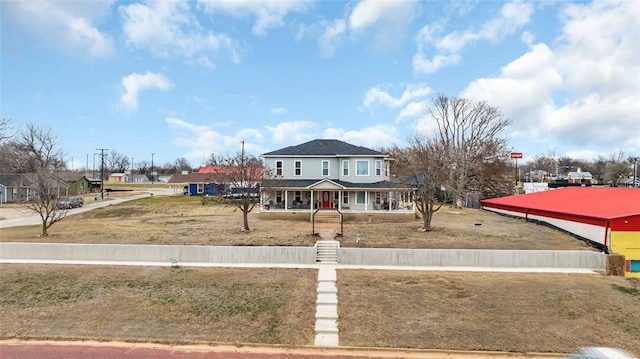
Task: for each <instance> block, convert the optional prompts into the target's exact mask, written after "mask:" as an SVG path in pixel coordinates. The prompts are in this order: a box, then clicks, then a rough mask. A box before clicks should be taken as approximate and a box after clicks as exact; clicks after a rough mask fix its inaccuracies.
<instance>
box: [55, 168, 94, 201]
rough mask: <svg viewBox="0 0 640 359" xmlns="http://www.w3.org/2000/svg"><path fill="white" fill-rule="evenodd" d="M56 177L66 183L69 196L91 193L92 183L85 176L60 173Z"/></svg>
mask: <svg viewBox="0 0 640 359" xmlns="http://www.w3.org/2000/svg"><path fill="white" fill-rule="evenodd" d="M56 177H58V178H60V179H61V180H63V181H65V182H66V183H67V185H68V186H69V195H70V196H73V195H77V194H83V193H88V192H90V191H91V181H90V180H89V179H88V178H87V177H86V176H85V175H83V174H79V173H75V172H59V173H56Z"/></svg>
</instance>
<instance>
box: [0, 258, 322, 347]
mask: <svg viewBox="0 0 640 359" xmlns="http://www.w3.org/2000/svg"><path fill="white" fill-rule="evenodd" d="M0 278H1V280H0V318H2V323H1V324H0V338H1V339H9V338H18V339H53V340H75V339H96V340H119V341H142V342H146V341H152V342H162V343H197V342H229V343H267V344H289V345H310V344H313V340H314V333H313V325H314V320H315V318H314V314H315V313H314V311H313V310H312V308H313V306H314V304H315V300H316V295H315V293H316V278H317V271H315V270H310V269H270V270H268V271H265V270H252V269H221V268H184V267H107V266H104V267H103V266H81V267H80V266H66V265H8V264H2V265H0Z"/></svg>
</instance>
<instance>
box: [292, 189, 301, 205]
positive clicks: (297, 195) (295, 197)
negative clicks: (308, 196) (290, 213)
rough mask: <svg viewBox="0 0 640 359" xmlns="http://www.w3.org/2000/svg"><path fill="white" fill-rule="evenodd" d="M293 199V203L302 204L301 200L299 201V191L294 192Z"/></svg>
mask: <svg viewBox="0 0 640 359" xmlns="http://www.w3.org/2000/svg"><path fill="white" fill-rule="evenodd" d="M293 198H294V201H295V202H302V200H301V199H300V191H295V192H294V196H293Z"/></svg>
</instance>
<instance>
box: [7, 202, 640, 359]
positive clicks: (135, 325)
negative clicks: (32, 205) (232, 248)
mask: <svg viewBox="0 0 640 359" xmlns="http://www.w3.org/2000/svg"><path fill="white" fill-rule="evenodd" d="M241 221H242V214H241V213H240V212H239V211H237V210H234V209H233V208H232V207H228V206H222V205H214V204H212V203H209V204H207V205H206V206H202V205H201V204H200V201H199V199H198V198H192V197H182V196H175V197H160V196H157V197H156V196H153V197H147V198H144V199H141V200H137V201H131V202H127V203H123V204H120V205H114V206H109V207H106V208H103V209H97V210H93V211H91V212H87V213H82V214H78V215H73V216H69V217H67V218H66V219H65V220H63V221H62V222H60V223H57V224H55V225H54V226H53V227H52V228H51V230H50V233H52V235H51V236H50V237H48V238H46V241H50V242H77V243H148V244H190V245H280V246H294V245H295V246H311V245H313V243H314V242H315V241H316V240H317V237H315V236H313V235H312V234H311V223H309V222H303V221H284V220H266V219H262V218H261V217H260V215H259V214H258V213H252V214H251V215H250V219H249V224H250V226H251V231H249V232H242V231H241V230H240V228H241V223H242V222H241ZM420 226H421V222H420V220H413V221H404V222H374V223H367V222H366V221H363V222H349V223H346V224H345V227H344V228H345V233H344V236H343V237H342V238H339V240H340V241H341V242H342V245H343V246H354V245H355V237H356V234H359V235H360V236H361V240H362V244H363V246H365V247H398V248H486V249H584V250H589V247H588V246H586V245H585V244H584V243H583V242H581V241H579V240H576V239H575V238H573V237H572V236H570V235H568V234H566V233H563V232H561V231H558V230H555V229H552V228H548V227H546V226H542V225H536V224H534V223H529V222H526V221H523V220H518V219H513V218H508V217H505V216H501V215H497V214H493V213H490V212H484V211H481V210H470V209H463V210H451V209H448V208H443V209H442V210H441V211H440V212H438V213H437V214H436V215H435V218H434V228H433V231H431V232H428V233H425V232H421V231H420V230H419V229H420ZM38 234H39V228H38V227H37V226H32V227H22V228H20V227H18V228H6V229H2V233H1V235H0V240H2V241H25V242H26V241H43V238H39V237H38ZM316 276H317V271H315V270H302V269H300V270H295V269H268V270H265V269H261V270H256V269H221V268H187V267H162V268H160V267H102V266H83V267H79V266H67V265H49V266H44V265H9V264H3V265H0V318H2V322H1V323H0V338H2V339H8V338H21V339H98V340H125V341H152V342H165V343H195V342H205V343H212V342H236V343H266V344H285V345H312V344H313V327H314V314H315V299H316ZM338 301H339V307H338V310H339V316H340V320H339V326H340V343H341V345H348V346H368V347H396V348H443V349H471V350H473V349H482V350H506V351H520V352H522V351H541V352H569V351H571V350H572V349H574V348H576V347H580V346H586V345H606V346H616V347H622V348H625V349H627V350H630V351H632V352H635V353H640V341H638V340H637V338H639V337H640V316H639V315H638V313H640V281H638V280H633V279H624V278H618V277H606V276H601V275H561V274H516V273H447V272H413V271H361V270H358V271H356V270H340V271H339V272H338Z"/></svg>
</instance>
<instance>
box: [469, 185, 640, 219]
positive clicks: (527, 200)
mask: <svg viewBox="0 0 640 359" xmlns="http://www.w3.org/2000/svg"><path fill="white" fill-rule="evenodd" d="M481 202H482V205H483V207H491V208H501V209H506V210H514V211H518V212H523V210H526V209H535V210H540V211H545V212H555V213H563V214H567V215H575V216H583V217H592V218H601V219H614V218H620V217H629V216H640V188H613V187H565V188H559V189H554V190H549V191H543V192H536V193H529V194H521V195H516V196H508V197H500V198H493V199H487V200H483V201H481Z"/></svg>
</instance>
